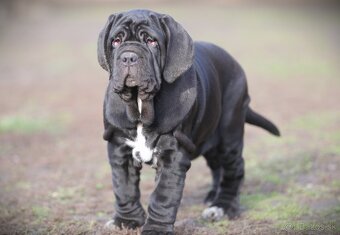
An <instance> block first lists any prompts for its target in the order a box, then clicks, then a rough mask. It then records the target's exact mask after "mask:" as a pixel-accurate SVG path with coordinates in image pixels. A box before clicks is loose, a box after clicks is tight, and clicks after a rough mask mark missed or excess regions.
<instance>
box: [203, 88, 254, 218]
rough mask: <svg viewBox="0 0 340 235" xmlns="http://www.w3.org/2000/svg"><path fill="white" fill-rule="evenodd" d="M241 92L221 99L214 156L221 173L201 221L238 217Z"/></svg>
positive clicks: (243, 112) (241, 175)
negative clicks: (216, 189) (218, 135)
mask: <svg viewBox="0 0 340 235" xmlns="http://www.w3.org/2000/svg"><path fill="white" fill-rule="evenodd" d="M245 88H246V87H245ZM242 90H243V92H242ZM242 90H241V91H240V89H232V91H233V92H234V91H235V92H238V94H235V93H233V92H230V93H229V94H228V93H227V96H226V97H224V101H225V102H224V104H223V105H224V110H223V112H222V113H223V114H222V117H221V122H220V124H219V133H220V141H219V145H218V147H217V151H216V155H215V158H217V159H219V164H220V166H221V168H222V173H221V178H220V183H219V188H218V192H217V195H216V197H215V199H214V200H213V202H212V203H211V205H210V207H209V208H207V209H205V210H204V211H203V213H202V216H203V218H205V219H210V220H219V219H221V218H222V217H223V216H224V215H228V217H229V218H234V217H236V216H238V215H239V202H238V195H239V191H240V187H241V185H242V182H243V179H244V160H243V157H242V150H243V135H244V124H245V117H246V111H247V108H248V103H249V98H248V95H247V92H246V89H242Z"/></svg>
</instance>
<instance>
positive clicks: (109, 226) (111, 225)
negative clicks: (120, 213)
mask: <svg viewBox="0 0 340 235" xmlns="http://www.w3.org/2000/svg"><path fill="white" fill-rule="evenodd" d="M104 228H106V229H110V230H111V229H112V230H113V229H116V230H118V229H120V228H119V227H118V226H117V225H116V224H115V221H114V220H113V219H112V220H109V221H107V222H106V223H105V225H104Z"/></svg>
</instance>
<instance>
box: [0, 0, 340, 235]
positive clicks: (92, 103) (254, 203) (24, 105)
mask: <svg viewBox="0 0 340 235" xmlns="http://www.w3.org/2000/svg"><path fill="white" fill-rule="evenodd" d="M192 5H193V4H189V3H187V4H183V3H176V4H165V3H163V4H158V5H155V3H150V4H144V5H142V4H139V5H132V4H131V5H128V4H126V5H120V4H112V5H109V4H106V5H99V4H97V5H95V4H91V5H79V4H77V5H76V4H73V5H61V4H56V3H54V4H53V5H43V4H38V3H35V4H33V3H32V4H31V5H29V4H25V5H21V4H19V5H17V6H16V7H15V8H13V9H12V11H11V12H10V14H9V15H8V16H7V17H2V18H1V19H2V20H1V23H0V30H1V31H0V52H1V54H0V107H1V109H0V234H138V231H130V232H128V231H108V230H105V229H104V228H103V224H104V223H105V222H106V221H107V220H108V219H109V218H110V216H111V215H112V213H113V209H114V208H113V201H114V198H113V194H112V189H111V176H110V169H109V165H108V162H107V159H106V151H105V142H104V141H103V140H102V139H101V135H102V130H103V128H102V115H101V112H102V110H101V107H102V99H103V95H104V91H105V86H106V84H107V74H106V73H105V72H104V71H103V70H102V69H101V68H100V67H99V65H98V64H97V61H96V40H97V36H98V33H99V31H100V29H101V28H102V26H103V24H104V23H105V21H106V19H107V16H108V15H109V14H110V13H112V12H117V11H120V10H124V9H130V8H140V7H143V8H151V9H154V10H156V11H160V12H164V13H168V14H170V15H172V16H173V17H174V18H175V19H177V20H178V21H179V22H181V23H182V24H183V25H184V27H185V28H186V29H187V30H188V31H189V33H190V34H191V35H192V37H193V38H194V39H196V40H207V41H211V42H215V43H217V44H219V45H220V46H222V47H223V48H225V49H226V50H228V51H229V52H230V53H231V54H232V55H233V56H234V57H235V58H237V60H238V61H239V62H240V63H241V64H242V65H243V67H244V69H245V71H246V73H247V75H248V81H249V88H250V94H251V97H252V107H254V109H255V110H257V111H259V112H260V113H263V114H265V115H266V116H268V117H270V118H271V119H272V120H275V122H276V123H277V124H278V125H279V126H280V128H281V131H282V135H283V136H282V138H275V137H272V136H270V135H268V134H267V133H265V132H264V131H262V130H259V129H256V128H253V127H249V126H247V129H246V138H245V151H244V156H245V159H246V168H247V170H246V173H247V176H246V180H245V184H244V187H243V190H242V195H241V203H242V206H243V207H244V212H243V213H242V216H241V217H240V218H238V219H236V220H233V221H228V220H223V221H220V222H215V223H210V222H204V221H202V220H201V218H200V213H201V211H202V210H203V209H204V205H203V203H202V201H203V198H204V196H205V193H206V192H207V191H208V189H209V186H210V185H209V184H210V178H209V171H208V169H207V168H206V166H205V162H204V161H203V159H199V160H197V161H195V162H193V165H192V168H191V170H190V171H189V173H188V177H187V181H186V188H185V193H184V197H183V200H182V205H181V207H180V210H179V213H178V218H177V223H176V234H179V235H182V234H197V235H201V234H209V235H218V234H220V235H224V234H338V233H340V220H339V218H340V173H339V172H340V159H339V158H340V107H339V100H340V94H339V88H340V79H339V76H340V67H339V65H340V63H339V62H340V53H339V52H340V50H339V44H338V42H339V41H340V28H339V22H340V21H339V20H340V19H339V15H340V14H339V13H340V12H339V10H338V9H336V8H334V7H333V8H328V7H308V6H303V5H300V6H299V7H297V6H296V7H295V6H266V7H264V6H260V5H257V6H255V5H254V6H239V5H235V4H232V5H226V4H222V3H220V4H218V5H214V4H208V3H203V2H200V3H199V4H197V6H195V7H192ZM1 12H2V13H3V12H5V11H1ZM144 168H145V169H143V175H142V183H141V188H142V202H143V204H144V205H145V206H147V203H148V196H149V195H150V193H151V192H152V189H153V178H154V172H153V170H151V169H149V168H148V167H144Z"/></svg>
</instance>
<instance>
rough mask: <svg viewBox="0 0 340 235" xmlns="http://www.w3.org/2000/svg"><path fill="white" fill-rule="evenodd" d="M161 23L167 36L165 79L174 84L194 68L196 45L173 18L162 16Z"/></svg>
mask: <svg viewBox="0 0 340 235" xmlns="http://www.w3.org/2000/svg"><path fill="white" fill-rule="evenodd" d="M160 22H161V25H162V27H163V31H164V33H165V36H166V56H165V64H164V68H163V77H164V79H165V81H167V82H168V83H172V82H174V81H175V80H176V79H177V78H178V77H179V76H181V75H182V74H183V73H184V72H185V71H187V70H188V69H189V68H190V67H191V66H192V63H193V58H194V43H193V41H192V39H191V37H190V36H189V34H188V33H187V31H185V29H184V28H183V27H182V26H181V25H180V24H179V23H177V22H176V21H175V20H174V19H173V18H172V17H170V16H168V15H162V16H161V18H160Z"/></svg>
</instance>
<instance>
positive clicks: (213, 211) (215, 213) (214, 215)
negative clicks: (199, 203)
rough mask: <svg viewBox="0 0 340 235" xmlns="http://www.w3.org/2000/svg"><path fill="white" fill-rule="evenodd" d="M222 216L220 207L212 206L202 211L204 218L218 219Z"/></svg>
mask: <svg viewBox="0 0 340 235" xmlns="http://www.w3.org/2000/svg"><path fill="white" fill-rule="evenodd" d="M223 216H224V210H223V209H222V208H220V207H217V206H213V207H209V208H207V209H205V210H204V211H203V212H202V217H203V219H205V220H210V221H218V220H220V219H222V217H223Z"/></svg>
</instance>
